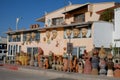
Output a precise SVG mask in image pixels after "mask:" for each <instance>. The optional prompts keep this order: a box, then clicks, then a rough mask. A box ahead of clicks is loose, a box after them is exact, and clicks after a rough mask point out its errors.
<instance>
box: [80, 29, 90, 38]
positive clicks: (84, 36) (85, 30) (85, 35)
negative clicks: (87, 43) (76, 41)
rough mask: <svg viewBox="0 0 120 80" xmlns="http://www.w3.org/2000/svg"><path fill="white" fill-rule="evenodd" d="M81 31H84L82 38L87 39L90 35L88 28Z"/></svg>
mask: <svg viewBox="0 0 120 80" xmlns="http://www.w3.org/2000/svg"><path fill="white" fill-rule="evenodd" d="M81 31H82V38H86V37H87V33H88V30H87V28H82V29H81Z"/></svg>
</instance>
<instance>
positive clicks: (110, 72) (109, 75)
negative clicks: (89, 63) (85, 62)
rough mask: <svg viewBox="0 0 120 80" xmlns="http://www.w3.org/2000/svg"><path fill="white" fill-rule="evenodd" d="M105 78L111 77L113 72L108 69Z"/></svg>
mask: <svg viewBox="0 0 120 80" xmlns="http://www.w3.org/2000/svg"><path fill="white" fill-rule="evenodd" d="M107 76H108V77H113V70H112V69H108V71H107Z"/></svg>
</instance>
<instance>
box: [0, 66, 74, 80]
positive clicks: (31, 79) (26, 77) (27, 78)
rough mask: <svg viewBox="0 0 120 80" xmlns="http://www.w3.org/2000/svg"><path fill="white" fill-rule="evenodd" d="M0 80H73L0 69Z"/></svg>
mask: <svg viewBox="0 0 120 80" xmlns="http://www.w3.org/2000/svg"><path fill="white" fill-rule="evenodd" d="M0 80H73V79H65V78H55V77H47V76H46V75H39V74H35V73H34V74H33V73H29V71H28V72H20V71H12V70H7V69H5V68H3V67H0Z"/></svg>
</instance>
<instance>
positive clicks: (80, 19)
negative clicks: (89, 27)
mask: <svg viewBox="0 0 120 80" xmlns="http://www.w3.org/2000/svg"><path fill="white" fill-rule="evenodd" d="M74 21H75V22H85V14H77V15H74Z"/></svg>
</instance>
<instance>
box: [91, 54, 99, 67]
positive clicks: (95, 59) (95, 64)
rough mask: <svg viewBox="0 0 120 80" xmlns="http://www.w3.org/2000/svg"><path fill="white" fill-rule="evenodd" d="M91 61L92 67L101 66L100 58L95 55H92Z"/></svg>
mask: <svg viewBox="0 0 120 80" xmlns="http://www.w3.org/2000/svg"><path fill="white" fill-rule="evenodd" d="M91 63H92V68H96V69H98V66H99V58H98V57H95V56H93V57H92V60H91Z"/></svg>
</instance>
